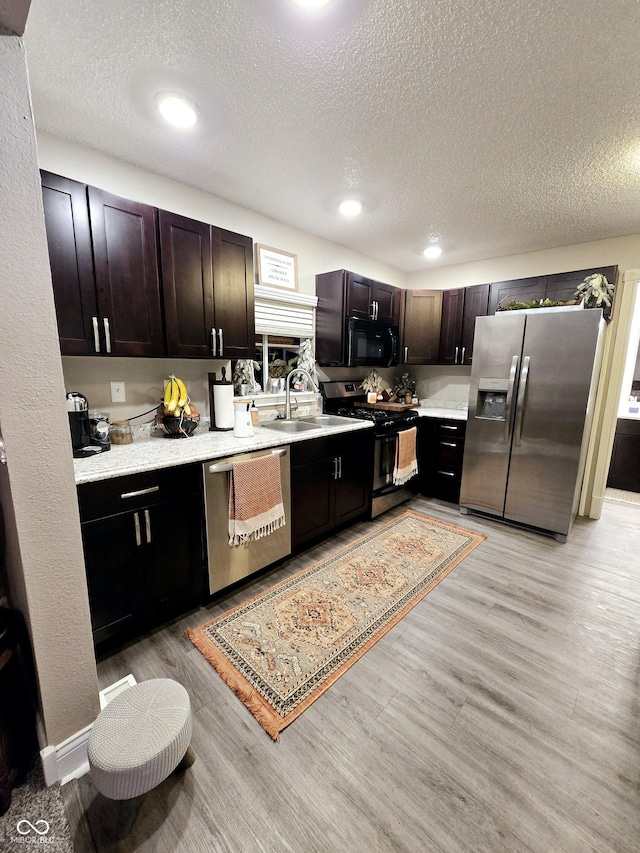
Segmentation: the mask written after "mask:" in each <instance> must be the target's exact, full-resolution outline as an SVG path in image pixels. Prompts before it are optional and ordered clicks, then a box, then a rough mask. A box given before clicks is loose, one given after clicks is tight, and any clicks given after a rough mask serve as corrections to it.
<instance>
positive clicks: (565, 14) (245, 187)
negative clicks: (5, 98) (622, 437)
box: [25, 0, 640, 271]
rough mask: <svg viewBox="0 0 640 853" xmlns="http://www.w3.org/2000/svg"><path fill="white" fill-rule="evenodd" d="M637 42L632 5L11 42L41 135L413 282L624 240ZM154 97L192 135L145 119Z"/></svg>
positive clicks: (372, 11) (105, 19)
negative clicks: (299, 231)
mask: <svg viewBox="0 0 640 853" xmlns="http://www.w3.org/2000/svg"><path fill="white" fill-rule="evenodd" d="M639 23H640V7H639V2H638V0H607V2H602V0H566V2H563V3H560V2H558V0H518V2H514V0H482V2H480V0H333V2H332V3H331V4H330V5H329V6H327V7H325V8H324V9H323V10H316V11H315V12H311V11H303V10H302V9H300V8H299V7H297V6H296V5H295V4H294V3H293V0H137V2H131V0H109V2H107V3H97V2H96V0H33V2H32V6H31V14H30V17H29V21H28V23H27V30H26V37H25V42H26V48H27V60H28V65H29V72H30V78H31V86H32V91H33V103H34V111H35V117H36V124H37V126H38V127H39V128H41V129H43V130H46V131H49V132H51V133H54V134H57V135H58V136H62V137H65V138H67V139H70V140H73V141H75V142H79V143H82V144H84V145H88V146H90V147H93V148H96V149H98V150H101V151H105V152H108V153H109V154H112V155H114V156H116V157H119V158H121V159H123V160H126V161H128V162H130V163H134V164H137V165H140V166H144V167H145V168H147V169H150V170H152V171H155V172H157V173H160V174H163V175H167V176H169V177H171V178H174V179H175V180H178V181H181V182H183V183H186V184H191V185H193V186H195V187H198V188H200V189H203V190H205V191H208V192H210V193H213V194H214V195H217V196H220V197H222V198H225V199H228V200H230V201H233V202H236V203H238V204H240V205H243V206H244V207H248V208H251V209H253V210H256V211H259V212H260V213H263V214H265V215H267V216H270V217H272V218H274V219H277V220H279V221H281V222H284V223H289V224H291V225H294V226H298V227H300V228H303V229H304V230H306V231H309V232H311V233H312V234H316V235H318V236H320V237H324V238H326V239H328V240H331V241H332V242H335V243H339V244H341V245H344V246H348V247H349V248H352V249H354V250H356V251H359V252H362V253H363V254H365V255H368V256H369V257H371V258H376V259H378V260H379V261H382V262H385V263H388V264H390V265H391V266H393V267H396V268H398V269H400V270H404V271H413V270H418V269H425V268H429V267H433V266H437V265H445V264H452V263H460V262H463V261H472V260H479V259H482V258H489V257H496V256H501V255H508V254H513V253H519V252H526V251H532V250H536V249H543V248H549V247H552V246H562V245H569V244H572V243H580V242H585V241H590V240H596V239H600V238H605V237H612V236H620V235H624V234H632V233H638V232H640V135H639V134H640V97H639V96H638V79H639V73H638V72H639V62H638V55H639V53H640V52H639V50H638V33H639ZM164 89H172V90H175V89H178V90H180V91H182V92H183V93H184V94H187V95H189V96H190V97H192V98H193V99H194V100H195V101H197V103H198V104H199V105H200V108H201V114H202V115H201V118H202V120H201V122H200V123H199V124H198V125H197V126H196V128H195V129H194V130H192V131H190V132H184V131H182V132H176V131H173V130H171V129H169V128H168V127H166V126H163V125H162V124H161V123H160V120H159V119H158V118H157V117H156V116H155V115H154V111H153V96H154V95H155V94H156V93H157V92H158V91H161V90H164ZM351 194H355V195H359V196H360V197H361V198H362V199H363V200H364V202H365V205H366V207H365V212H364V213H363V215H362V216H361V217H359V218H358V219H357V220H345V219H343V218H342V217H340V216H339V215H338V214H337V212H336V208H335V204H336V202H337V201H338V200H339V199H340V198H342V197H343V196H344V195H351ZM435 238H438V239H440V241H441V244H442V246H443V248H444V250H445V252H444V254H443V255H442V257H441V259H440V260H439V261H436V262H435V263H434V262H432V261H431V262H430V261H427V260H426V259H424V258H423V257H422V255H421V250H422V249H423V248H424V246H425V245H426V244H427V242H428V240H429V239H435Z"/></svg>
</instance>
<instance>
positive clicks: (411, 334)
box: [401, 290, 442, 364]
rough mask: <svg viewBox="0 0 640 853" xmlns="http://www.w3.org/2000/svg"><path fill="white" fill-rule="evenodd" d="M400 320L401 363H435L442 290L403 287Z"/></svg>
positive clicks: (437, 351) (438, 341)
mask: <svg viewBox="0 0 640 853" xmlns="http://www.w3.org/2000/svg"><path fill="white" fill-rule="evenodd" d="M403 297H404V311H403V324H402V339H403V346H402V349H401V356H402V358H401V362H402V363H403V364H438V355H439V350H440V322H441V319H442V291H441V290H405V291H404V292H403Z"/></svg>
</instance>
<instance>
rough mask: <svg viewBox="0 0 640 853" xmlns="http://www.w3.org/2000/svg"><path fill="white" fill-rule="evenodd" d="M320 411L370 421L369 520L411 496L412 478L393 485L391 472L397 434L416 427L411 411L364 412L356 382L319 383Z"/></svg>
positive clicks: (361, 393) (416, 415) (413, 414)
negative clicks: (371, 437)
mask: <svg viewBox="0 0 640 853" xmlns="http://www.w3.org/2000/svg"><path fill="white" fill-rule="evenodd" d="M322 395H323V397H324V411H325V412H327V413H330V414H337V415H343V416H345V417H349V418H357V419H359V420H368V421H373V424H374V432H375V443H374V454H373V492H372V501H371V518H375V517H376V516H377V515H380V514H381V513H383V512H385V511H386V510H388V509H391V507H394V506H397V505H398V504H400V503H402V502H403V501H406V500H409V498H411V497H413V495H414V494H415V489H414V488H412V487H413V485H414V483H416V484H417V478H414V480H413V481H411V483H410V484H408V485H404V486H395V485H394V484H393V469H394V466H395V459H396V444H397V437H398V433H399V432H401V431H402V430H404V429H409V428H410V427H413V426H416V424H417V422H418V419H419V417H420V416H419V415H418V413H417V412H416V411H415V410H414V409H409V410H407V411H404V412H390V411H387V410H383V409H365V408H362V407H361V406H360V405H359V404H360V403H363V402H364V401H365V397H366V394H365V393H364V391H363V390H362V388H360V383H359V382H323V383H322Z"/></svg>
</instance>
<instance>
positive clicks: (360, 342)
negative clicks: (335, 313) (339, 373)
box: [346, 317, 400, 367]
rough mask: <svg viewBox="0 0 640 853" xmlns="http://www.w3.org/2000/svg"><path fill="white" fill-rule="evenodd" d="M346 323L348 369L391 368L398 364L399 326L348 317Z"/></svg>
mask: <svg viewBox="0 0 640 853" xmlns="http://www.w3.org/2000/svg"><path fill="white" fill-rule="evenodd" d="M346 323H347V334H346V340H347V363H346V366H347V367H391V365H393V364H397V363H398V350H399V347H400V342H399V330H398V327H397V326H392V325H390V324H389V323H383V322H380V321H378V320H359V319H357V318H356V317H348V318H347V320H346Z"/></svg>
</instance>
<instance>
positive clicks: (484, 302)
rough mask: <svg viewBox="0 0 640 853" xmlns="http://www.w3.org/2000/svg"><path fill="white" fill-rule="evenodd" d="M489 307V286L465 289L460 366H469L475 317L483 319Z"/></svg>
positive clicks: (482, 285) (480, 285) (481, 285)
mask: <svg viewBox="0 0 640 853" xmlns="http://www.w3.org/2000/svg"><path fill="white" fill-rule="evenodd" d="M488 305H489V285H488V284H479V285H477V286H475V287H467V288H465V292H464V309H463V313H462V333H461V335H460V359H459V361H460V364H471V362H472V359H473V338H474V336H475V332H476V317H485V316H486V314H487V308H488Z"/></svg>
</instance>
